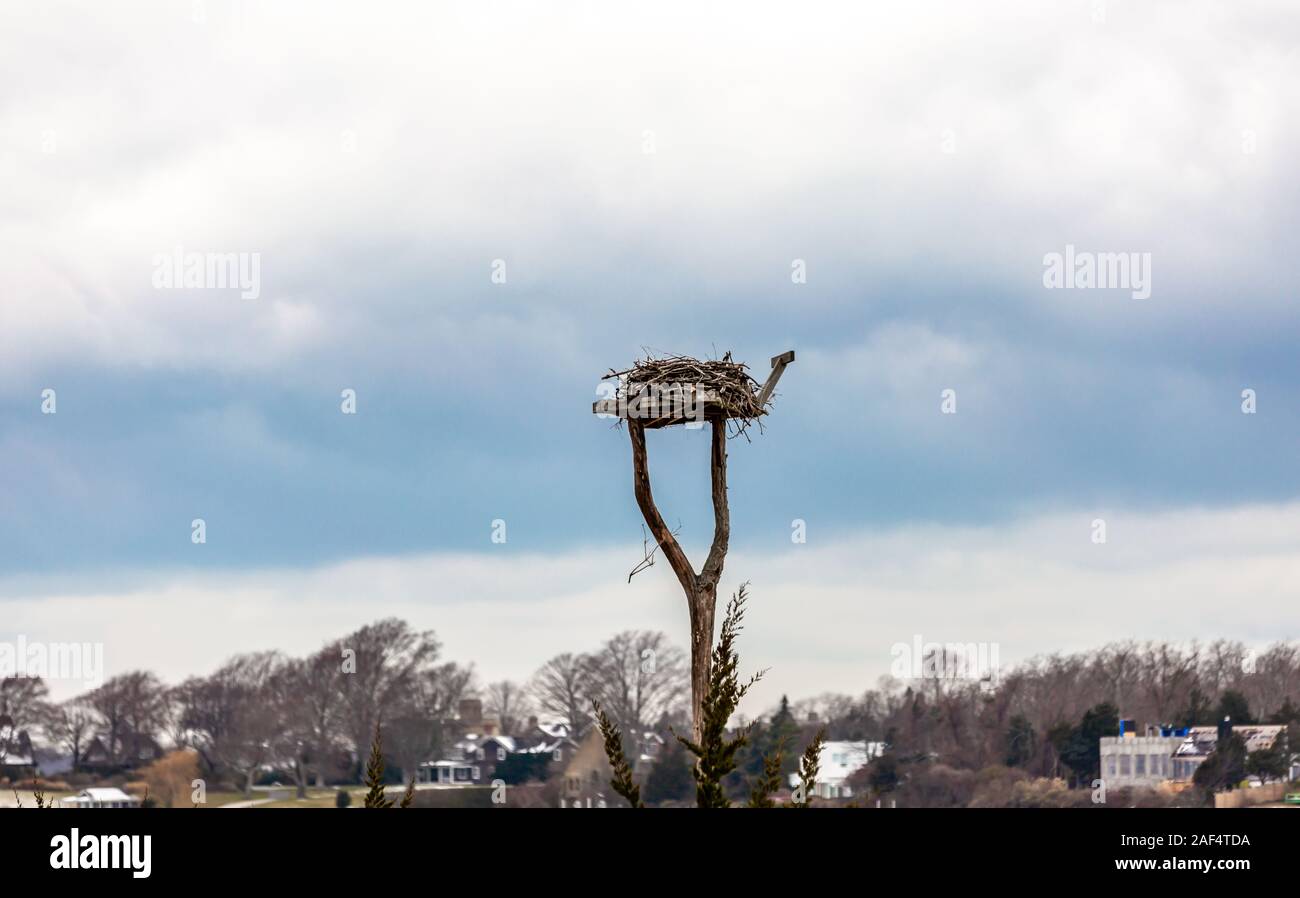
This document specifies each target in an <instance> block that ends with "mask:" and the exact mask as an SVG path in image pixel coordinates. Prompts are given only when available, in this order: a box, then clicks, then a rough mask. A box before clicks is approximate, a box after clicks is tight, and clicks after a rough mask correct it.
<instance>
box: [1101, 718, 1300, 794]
mask: <svg viewBox="0 0 1300 898" xmlns="http://www.w3.org/2000/svg"><path fill="white" fill-rule="evenodd" d="M1284 729H1286V728H1285V727H1283V726H1277V725H1268V726H1259V725H1254V726H1234V727H1233V728H1232V732H1233V733H1234V734H1236V735H1238V736H1240V737H1242V739H1244V740H1245V742H1246V751H1247V752H1254V751H1259V750H1260V749H1263V748H1269V747H1270V746H1272V745H1273V743H1274V741H1276V740H1277V738H1278V737H1279V735H1281V733H1282V731H1283V730H1284ZM1218 740H1219V730H1218V727H1212V726H1200V727H1181V728H1179V729H1173V728H1170V727H1161V728H1156V727H1148V728H1147V733H1146V735H1143V736H1139V735H1138V734H1137V733H1136V732H1133V731H1130V732H1126V733H1121V735H1119V736H1103V737H1102V738H1101V777H1102V779H1103V780H1104V781H1105V783H1106V785H1107V786H1109V787H1117V786H1157V785H1159V784H1160V783H1162V782H1165V781H1167V780H1174V781H1178V782H1187V781H1189V780H1191V778H1192V776H1193V775H1195V773H1196V768H1197V767H1199V766H1200V765H1201V763H1202V762H1203V761H1204V760H1205V759H1206V758H1207V757H1209V755H1210V752H1212V751H1214V747H1215V745H1216V744H1218Z"/></svg>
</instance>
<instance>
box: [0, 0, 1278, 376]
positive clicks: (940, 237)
mask: <svg viewBox="0 0 1300 898" xmlns="http://www.w3.org/2000/svg"><path fill="white" fill-rule="evenodd" d="M203 6H204V8H205V9H206V11H207V17H206V22H205V23H204V24H196V23H195V22H194V21H193V20H192V16H191V11H192V7H191V5H190V4H183V3H181V4H178V3H160V4H156V5H152V6H140V7H132V8H131V9H123V8H118V7H111V8H109V7H104V6H102V5H100V4H88V3H71V4H64V5H60V6H56V7H52V8H51V9H49V10H46V11H44V12H43V15H42V16H41V17H25V16H23V15H22V14H21V13H19V12H18V11H17V10H14V11H12V12H8V13H5V14H4V17H3V19H0V25H2V26H3V27H0V34H4V35H5V38H4V40H5V45H4V51H5V52H4V53H3V54H0V75H3V76H4V77H5V78H6V80H7V81H9V82H10V83H21V84H22V85H23V86H24V89H23V90H22V91H20V92H16V93H15V94H14V95H13V96H11V97H10V98H8V100H7V102H6V104H5V105H4V106H3V107H0V134H4V135H5V137H6V144H7V147H8V149H7V151H6V153H4V154H2V155H0V174H2V175H3V177H4V179H5V183H6V185H7V187H8V188H9V189H8V190H7V192H6V208H5V210H4V211H3V212H0V243H2V244H3V245H4V246H5V247H6V252H5V253H4V254H0V279H3V281H4V283H5V284H6V296H5V299H4V302H3V303H0V350H3V351H0V358H2V359H4V360H5V362H4V365H5V368H6V369H7V370H8V371H9V372H10V373H13V372H14V371H22V370H25V369H26V368H28V367H31V366H33V365H37V364H39V363H40V362H41V361H42V360H45V359H48V358H50V357H89V358H90V359H91V360H98V361H102V362H107V363H116V364H125V365H154V364H162V365H177V366H194V367H199V368H211V367H215V368H237V369H242V368H248V367H253V368H259V367H262V366H265V365H269V364H281V365H285V366H289V365H292V364H293V363H294V362H295V361H296V360H298V359H299V358H300V357H301V354H302V353H304V352H308V351H311V350H313V349H321V348H322V347H331V346H338V345H340V344H343V343H346V341H347V340H348V338H349V336H350V335H352V334H354V333H356V331H357V324H358V319H361V320H364V319H366V318H367V317H368V316H372V315H373V314H375V313H374V310H367V309H358V308H356V292H357V287H358V285H366V284H369V285H370V286H371V287H374V286H375V285H377V284H386V283H387V279H389V278H394V277H399V275H400V277H399V279H404V285H405V287H406V289H404V290H397V291H393V292H394V294H395V295H393V296H391V297H387V298H382V299H380V300H376V301H374V302H376V303H377V304H378V305H385V304H388V303H394V302H396V303H401V302H408V301H409V299H410V297H409V293H410V291H411V290H412V289H420V290H424V291H427V295H426V296H424V297H423V299H424V303H423V304H424V305H428V306H431V307H437V306H440V305H443V304H445V303H447V302H450V301H452V300H454V299H455V298H456V297H457V296H461V295H463V293H464V292H465V288H464V283H465V282H469V283H476V282H478V281H482V282H484V283H486V271H487V263H488V261H489V260H490V259H492V258H496V257H505V258H509V259H510V261H511V263H512V271H513V272H514V276H515V277H516V278H517V281H516V282H517V283H518V284H520V285H527V286H532V287H539V286H542V287H548V288H549V289H550V290H551V293H550V294H549V295H551V296H553V297H554V300H553V302H556V303H559V304H563V305H566V306H569V307H573V306H574V305H575V304H581V303H584V302H589V301H590V300H589V299H585V298H583V297H582V296H575V295H574V291H571V290H568V289H567V288H566V285H569V284H572V283H573V281H574V280H575V277H576V276H577V275H578V274H580V273H581V272H583V271H592V270H602V269H618V268H619V267H620V266H624V265H632V266H633V267H635V269H636V270H655V269H665V268H667V269H671V270H674V271H679V272H681V273H682V275H683V276H684V277H685V278H686V279H687V282H688V283H693V284H695V285H696V286H697V287H698V288H699V289H698V290H695V291H692V292H694V293H695V294H696V295H699V294H701V293H704V292H709V293H714V292H715V291H716V290H717V289H718V287H719V285H721V286H723V287H726V288H731V289H733V290H738V291H744V290H746V289H749V288H752V287H753V286H755V285H757V284H762V283H765V282H766V281H767V279H768V278H769V277H770V276H772V273H773V272H781V271H786V270H788V264H789V259H790V258H794V257H796V256H798V257H805V258H809V262H810V266H811V270H812V272H813V275H812V277H813V279H814V280H813V283H815V282H816V278H818V277H822V276H823V275H824V274H825V273H826V272H828V271H830V270H835V269H837V268H838V269H840V270H841V271H842V272H843V273H845V275H846V276H847V277H850V278H852V279H859V280H860V279H861V277H863V275H864V271H863V270H862V266H866V268H867V269H868V270H869V272H870V274H872V275H880V274H884V273H887V272H892V273H894V274H898V273H899V272H908V273H911V274H912V275H913V276H914V277H915V278H916V279H917V280H918V281H919V282H921V283H922V284H924V283H926V282H927V279H929V278H930V277H931V275H932V273H933V272H935V271H937V270H938V268H937V267H936V266H938V265H946V266H948V268H949V270H962V271H965V272H967V273H970V274H974V275H977V276H979V277H983V278H991V279H995V280H997V279H1000V280H1001V281H1002V282H1003V283H1004V284H1005V285H1006V289H1005V291H1004V292H1005V293H1007V294H1009V295H1011V296H1015V295H1016V294H1017V293H1018V292H1023V293H1024V294H1025V295H1029V296H1033V297H1034V301H1038V300H1039V297H1037V296H1036V294H1035V293H1034V289H1033V288H1034V285H1036V284H1037V282H1038V276H1039V274H1040V273H1041V272H1040V271H1039V260H1040V259H1041V257H1042V254H1043V252H1045V251H1048V250H1053V249H1059V248H1060V245H1061V244H1063V243H1064V242H1066V241H1067V240H1069V241H1072V242H1074V243H1076V244H1078V245H1080V246H1085V247H1096V248H1102V249H1134V250H1154V251H1156V253H1157V256H1156V260H1155V266H1156V272H1157V273H1156V291H1157V297H1160V296H1164V297H1168V296H1170V292H1172V291H1173V290H1174V289H1175V288H1180V289H1182V290H1184V291H1186V292H1192V293H1196V292H1197V291H1198V290H1199V291H1200V295H1199V296H1198V297H1196V298H1194V299H1190V298H1188V297H1180V303H1181V305H1180V308H1187V307H1188V305H1189V304H1191V303H1193V302H1195V303H1200V304H1209V305H1214V306H1220V307H1223V308H1230V309H1234V310H1240V309H1241V308H1242V304H1243V303H1249V304H1250V305H1251V306H1252V307H1254V308H1268V307H1269V304H1270V303H1273V302H1275V301H1276V302H1281V299H1280V298H1278V297H1276V296H1273V294H1274V293H1276V291H1270V290H1268V289H1250V287H1251V286H1252V285H1258V286H1260V287H1267V285H1269V284H1273V283H1275V281H1274V280H1272V279H1271V277H1272V273H1273V272H1274V271H1275V269H1276V267H1277V265H1279V264H1283V263H1282V262H1281V261H1280V260H1278V259H1277V258H1274V257H1273V254H1274V252H1275V251H1274V250H1273V249H1272V247H1274V246H1276V245H1278V240H1277V239H1274V238H1278V237H1279V235H1280V234H1284V233H1285V232H1286V230H1285V229H1286V224H1287V221H1288V220H1289V216H1288V210H1289V203H1290V200H1289V197H1290V196H1291V195H1292V194H1293V193H1294V186H1293V185H1294V177H1295V173H1294V169H1293V168H1291V167H1288V166H1287V165H1285V160H1286V159H1287V158H1289V157H1288V156H1287V155H1286V153H1285V150H1284V147H1286V146H1288V145H1289V144H1290V143H1292V142H1294V141H1293V138H1294V129H1295V122H1294V117H1288V116H1287V115H1285V110H1287V109H1290V108H1294V107H1295V106H1296V105H1297V99H1300V98H1297V96H1296V92H1297V90H1300V86H1298V85H1300V78H1298V77H1296V76H1297V72H1296V65H1297V63H1296V60H1295V57H1294V55H1293V54H1289V46H1288V45H1287V44H1286V42H1285V39H1284V35H1285V29H1281V30H1279V29H1278V27H1277V22H1275V21H1273V20H1272V19H1271V18H1270V16H1269V12H1268V11H1269V10H1273V9H1277V10H1281V9H1285V7H1284V6H1282V5H1277V6H1274V5H1271V4H1269V5H1266V6H1258V5H1256V6H1254V7H1253V9H1252V11H1249V12H1248V11H1245V10H1241V9H1238V8H1237V7H1235V6H1225V5H1223V4H1218V3H1211V2H1200V3H1186V2H1167V3H1151V4H1142V5H1136V4H1120V3H1112V4H1108V5H1107V21H1106V22H1105V23H1104V24H1095V23H1094V22H1093V21H1092V7H1091V4H1087V3H1073V4H1066V5H1063V6H1059V7H1052V8H1045V7H1044V6H1043V5H1042V4H1041V3H1036V2H1030V0H1026V2H1019V3H1008V4H1000V5H998V6H996V7H989V6H987V5H978V4H969V3H962V2H952V3H933V2H932V3H912V4H906V5H895V6H885V7H880V6H857V5H851V4H813V5H811V6H805V7H801V8H800V10H799V11H798V12H797V13H795V14H792V13H791V11H790V10H789V8H788V7H787V6H785V5H783V4H767V3H759V4H750V5H748V6H747V7H746V10H745V15H743V16H737V15H735V14H734V11H733V10H730V9H724V8H718V9H714V10H707V9H700V8H699V7H698V5H695V4H673V3H668V4H655V5H654V6H652V7H645V8H641V9H630V8H614V7H611V6H609V5H608V4H599V3H589V4H573V5H569V6H566V7H565V8H564V9H563V10H555V9H548V10H542V9H539V8H536V7H535V6H533V5H531V4H522V3H518V4H517V3H506V4H490V5H487V6H484V5H483V4H479V3H465V4H450V5H448V4H436V5H427V4H416V3H411V4H396V5H393V6H391V7H381V8H380V9H381V10H382V11H374V10H366V11H363V10H362V9H361V8H359V7H357V6H356V5H355V4H330V3H319V2H316V3H277V4H273V5H267V4H254V3H248V2H242V3H237V4H236V3H222V2H209V3H206V4H204V5H203ZM685 23H689V25H687V24H685ZM1240 46H1249V47H1251V48H1252V49H1251V51H1250V52H1249V53H1243V52H1240V51H1238V50H1237V49H1235V48H1237V47H1240ZM53 59H57V60H58V64H57V65H55V64H53V63H52V62H51V60H53ZM1246 130H1250V131H1253V132H1254V133H1255V135H1256V140H1257V143H1258V149H1257V152H1256V153H1254V154H1253V155H1246V154H1243V153H1242V151H1241V141H1242V134H1243V132H1244V131H1246ZM645 131H653V132H654V134H655V146H656V152H655V154H653V155H646V154H643V153H642V142H643V134H644V132H645ZM949 131H951V132H952V135H953V137H954V140H955V148H956V151H955V152H954V153H952V154H946V153H944V152H942V149H941V147H942V144H943V141H944V138H945V135H946V134H947V133H948V132H949ZM47 132H52V133H53V134H54V135H55V140H56V144H57V149H56V151H55V152H53V153H45V152H43V151H42V141H43V136H42V135H44V134H46V133H47ZM345 133H348V134H351V135H354V136H355V141H356V144H355V146H356V151H355V152H351V153H350V152H345V151H344V150H343V140H344V138H343V135H344V134H345ZM1157 243H1158V246H1157V245H1153V244H1157ZM176 245H184V246H187V247H196V248H201V249H203V250H212V251H250V252H251V251H257V252H261V253H263V259H264V264H265V268H264V280H265V291H264V293H263V297H264V299H263V300H259V301H258V303H260V305H255V306H253V307H250V306H248V305H243V304H241V303H240V302H239V301H237V300H235V299H233V298H220V299H216V298H214V297H212V296H201V297H188V298H184V299H182V298H179V297H177V296H174V295H170V294H169V295H166V296H164V297H161V298H160V297H159V296H158V295H157V294H156V293H154V292H153V291H152V290H150V289H149V286H148V284H149V281H148V276H149V262H148V260H149V259H150V258H151V256H152V255H153V254H154V253H158V252H169V251H171V250H172V248H173V247H174V246H176ZM1228 279H1231V280H1230V282H1231V283H1234V284H1235V285H1236V286H1237V287H1238V288H1240V289H1236V290H1233V291H1231V292H1225V291H1223V290H1220V289H1203V288H1204V286H1205V285H1207V284H1210V285H1222V284H1223V283H1224V282H1225V280H1228ZM1021 285H1023V288H1022V286H1021ZM931 286H933V285H931ZM1161 291H1166V292H1164V293H1162V292H1161ZM1244 297H1248V298H1244ZM685 298H686V297H685V296H683V301H684V299H685ZM690 298H691V299H692V300H693V299H694V297H690ZM1053 299H1054V302H1053V304H1052V306H1051V309H1052V313H1053V314H1059V315H1063V316H1067V317H1074V318H1078V319H1080V320H1087V321H1093V322H1094V324H1096V325H1097V326H1104V327H1109V328H1113V329H1124V328H1131V327H1132V326H1133V325H1134V321H1133V320H1132V319H1130V318H1128V317H1127V316H1123V315H1120V316H1113V315H1112V316H1109V317H1106V318H1105V319H1104V321H1097V320H1096V309H1095V306H1094V305H1092V304H1090V303H1089V302H1088V301H1087V300H1090V299H1091V298H1086V299H1085V298H1080V297H1060V296H1058V297H1053ZM661 302H663V303H667V304H674V303H676V302H679V300H677V299H675V298H674V297H673V296H671V295H667V296H663V297H661ZM277 303H278V304H279V305H277ZM1229 304H1231V305H1229ZM1162 308H1165V309H1166V311H1165V313H1164V314H1166V315H1167V314H1171V313H1172V310H1170V309H1169V308H1168V307H1162ZM467 314H470V313H467ZM426 323H427V325H428V327H429V331H426V333H432V332H434V331H433V328H435V327H436V326H437V319H436V318H431V319H429V320H428V321H427V322H426ZM1146 323H1147V324H1149V325H1150V326H1153V327H1160V326H1162V325H1160V323H1159V321H1147V322H1146ZM412 324H414V323H413V322H412ZM479 339H481V340H484V341H485V342H484V343H483V345H484V346H489V347H490V346H491V345H492V344H491V342H490V336H484V335H483V334H482V333H481V332H480V334H479Z"/></svg>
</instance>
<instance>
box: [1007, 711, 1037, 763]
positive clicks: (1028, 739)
mask: <svg viewBox="0 0 1300 898" xmlns="http://www.w3.org/2000/svg"><path fill="white" fill-rule="evenodd" d="M1037 742H1038V736H1037V734H1036V733H1035V732H1034V725H1033V724H1032V723H1030V722H1029V718H1028V717H1026V716H1025V715H1023V714H1017V715H1016V716H1014V717H1012V718H1011V723H1010V726H1009V727H1008V728H1007V744H1006V752H1005V754H1004V758H1005V760H1006V765H1007V766H1008V767H1023V766H1025V764H1027V763H1029V762H1030V761H1031V760H1032V759H1033V757H1034V753H1035V750H1036V749H1037V747H1038V746H1037Z"/></svg>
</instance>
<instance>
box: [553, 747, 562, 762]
mask: <svg viewBox="0 0 1300 898" xmlns="http://www.w3.org/2000/svg"><path fill="white" fill-rule="evenodd" d="M562 753H563V750H562V749H559V748H557V749H556V750H555V751H553V752H551V760H552V761H558V760H560V757H561V755H562Z"/></svg>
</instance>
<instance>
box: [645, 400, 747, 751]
mask: <svg viewBox="0 0 1300 898" xmlns="http://www.w3.org/2000/svg"><path fill="white" fill-rule="evenodd" d="M711 423H712V426H713V433H712V447H711V450H710V457H709V468H710V479H711V481H712V492H713V543H712V545H711V546H710V547H709V554H708V557H707V558H706V559H705V561H704V568H703V569H702V570H701V571H700V573H699V574H696V573H695V570H694V568H692V567H691V562H690V559H688V558H687V557H686V553H685V552H684V551H682V547H681V545H680V544H679V543H678V542H677V538H676V537H675V536H674V535H673V533H672V531H671V530H669V529H668V525H667V524H665V523H664V519H663V516H662V515H661V514H660V513H659V509H658V508H657V507H656V506H655V501H654V494H653V493H652V492H651V491H650V467H649V464H648V462H647V461H646V449H645V428H644V427H643V426H642V424H641V422H639V421H637V420H635V419H632V418H629V419H628V422H627V425H628V433H629V434H630V436H631V440H632V485H633V491H634V492H635V494H636V503H637V506H638V507H639V508H640V509H641V516H642V517H643V518H645V522H646V525H647V526H648V527H649V528H650V533H651V535H652V536H654V538H655V541H656V542H658V544H659V546H660V548H662V549H663V552H664V557H665V558H667V559H668V564H669V566H670V567H671V568H672V569H673V573H675V574H676V575H677V581H678V582H679V583H680V584H681V586H682V591H683V592H685V593H686V603H687V607H688V609H689V611H690V619H691V731H692V734H693V737H694V739H695V741H696V742H698V741H699V739H700V725H701V710H702V707H703V704H704V695H705V693H706V692H707V690H708V686H709V669H710V667H711V662H712V654H713V617H714V610H715V608H716V605H717V599H718V581H719V580H720V579H721V578H722V566H723V564H724V563H725V561H726V556H727V544H728V542H729V540H730V537H731V515H730V512H729V510H728V506H727V422H726V421H725V420H723V419H716V420H714V421H713V422H711Z"/></svg>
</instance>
